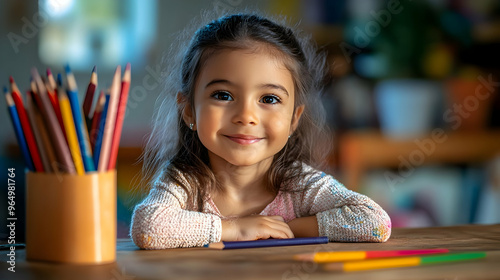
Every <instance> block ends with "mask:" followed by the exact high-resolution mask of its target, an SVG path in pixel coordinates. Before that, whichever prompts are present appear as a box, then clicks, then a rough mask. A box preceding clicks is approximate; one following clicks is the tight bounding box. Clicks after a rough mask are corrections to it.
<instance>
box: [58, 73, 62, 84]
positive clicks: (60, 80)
mask: <svg viewBox="0 0 500 280" xmlns="http://www.w3.org/2000/svg"><path fill="white" fill-rule="evenodd" d="M57 85H58V86H60V87H61V86H62V75H61V73H57Z"/></svg>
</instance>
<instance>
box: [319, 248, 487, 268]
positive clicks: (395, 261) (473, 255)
mask: <svg viewBox="0 0 500 280" xmlns="http://www.w3.org/2000/svg"><path fill="white" fill-rule="evenodd" d="M484 257H486V252H467V253H451V254H443V255H435V256H425V257H403V258H382V259H371V260H363V261H350V262H339V263H329V264H326V265H324V266H323V268H324V269H325V270H328V271H358V270H369V269H382V268H395V267H409V266H420V265H429V264H439V263H448V262H460V261H469V260H475V259H482V258H484Z"/></svg>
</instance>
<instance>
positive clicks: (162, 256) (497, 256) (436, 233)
mask: <svg viewBox="0 0 500 280" xmlns="http://www.w3.org/2000/svg"><path fill="white" fill-rule="evenodd" d="M418 248H448V249H450V250H451V251H453V252H459V251H488V253H487V254H488V255H487V257H486V258H485V259H482V260H476V261H471V262H462V263H449V264H440V265H433V266H422V267H410V268H397V269H384V270H372V271H363V272H348V273H346V272H326V271H323V270H322V268H321V267H320V266H318V265H316V264H312V263H306V262H295V261H291V260H289V259H288V258H289V257H290V256H292V255H294V254H299V253H308V252H314V251H323V250H396V249H399V250H403V249H418ZM0 253H1V256H0V261H1V264H0V269H1V270H0V279H71V280H73V279H86V280H89V279H91V280H94V279H106V280H132V279H134V280H139V279H276V280H281V279H283V280H284V279H289V280H292V279H293V280H306V279H307V280H312V279H364V280H368V279H383V280H387V279H448V280H454V279H500V225H487V226H485V225H465V226H454V227H433V228H395V229H393V234H392V236H391V238H390V239H389V241H388V242H386V243H329V244H324V245H306V246H290V247H274V248H259V249H240V250H225V251H219V250H212V249H205V248H186V249H168V250H151V251H150V250H139V248H137V247H136V246H135V245H134V244H133V243H132V242H131V241H130V240H128V239H119V240H118V244H117V260H116V262H115V263H112V264H104V265H63V264H53V263H43V262H27V261H26V260H25V250H24V249H19V250H16V267H15V270H16V272H15V273H12V272H9V271H8V270H7V268H8V264H7V263H6V261H7V256H6V254H7V253H8V251H0Z"/></svg>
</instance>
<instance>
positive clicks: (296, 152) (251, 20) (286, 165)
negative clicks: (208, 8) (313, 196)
mask: <svg viewBox="0 0 500 280" xmlns="http://www.w3.org/2000/svg"><path fill="white" fill-rule="evenodd" d="M191 34H192V33H191ZM256 43H261V45H262V44H263V45H265V46H266V47H267V48H265V49H266V50H270V53H271V54H272V55H275V56H276V57H278V58H280V59H281V61H283V63H284V65H285V66H286V67H287V68H288V70H289V71H290V72H291V73H292V76H293V80H294V84H295V93H296V94H295V108H297V106H299V105H302V104H303V105H305V109H304V112H303V114H302V117H301V119H300V121H299V124H298V126H297V129H296V130H295V131H294V133H293V134H292V136H291V138H290V139H289V140H288V142H287V144H286V145H285V147H284V148H283V149H282V150H281V151H280V152H278V153H277V154H276V155H275V156H274V158H273V162H272V164H271V167H270V169H269V171H268V173H267V177H268V178H267V179H268V184H267V185H268V186H270V188H271V189H272V191H274V192H276V193H277V192H278V191H279V190H282V191H291V189H287V188H286V187H285V186H287V185H289V184H287V181H290V180H293V181H294V180H297V179H300V178H303V177H304V176H306V175H307V174H305V173H304V172H303V169H302V165H301V164H298V163H306V164H308V165H311V166H313V167H316V168H322V164H323V163H324V162H325V161H324V159H325V156H326V155H328V154H329V149H330V145H331V144H330V143H331V141H330V140H331V139H330V137H329V135H330V134H329V131H328V129H327V126H326V124H325V113H324V109H323V106H322V104H321V99H320V94H321V92H322V89H323V88H322V85H323V84H324V79H325V76H324V75H325V73H326V71H325V66H326V63H325V55H324V54H319V53H317V51H316V47H315V46H314V44H312V42H311V40H310V39H309V38H301V37H298V36H297V32H296V31H294V29H292V28H290V27H287V26H286V25H285V24H279V23H277V22H275V21H271V20H269V19H268V18H266V17H263V16H261V15H258V14H255V13H244V14H233V15H228V16H224V17H221V18H219V19H217V20H214V21H211V22H210V23H209V24H207V25H204V26H202V27H201V28H199V29H198V30H197V31H196V32H195V34H194V36H193V37H192V38H191V40H190V42H189V45H188V46H187V47H186V46H182V45H180V46H179V47H180V49H181V50H184V51H183V52H180V53H181V56H180V57H178V56H177V60H175V59H174V60H171V61H169V62H167V68H168V70H167V72H166V73H168V74H167V75H166V77H165V81H166V89H165V94H166V96H160V97H159V99H158V101H159V102H160V103H159V106H158V107H157V110H156V111H155V116H154V122H153V130H152V133H151V135H150V136H149V139H148V141H147V144H146V149H145V152H144V154H143V160H144V165H143V176H144V179H145V180H144V181H147V182H150V184H149V186H150V187H152V185H154V183H155V182H156V180H164V181H170V182H174V183H175V184H177V185H179V186H180V187H182V188H183V189H184V190H185V191H186V193H187V195H188V201H187V207H188V209H190V210H196V211H203V204H204V202H205V200H206V198H207V194H209V193H210V192H211V191H212V190H214V189H215V188H217V187H218V184H217V178H218V177H219V176H224V174H214V173H213V172H212V170H211V169H210V162H209V159H208V152H207V149H206V148H205V147H204V146H203V145H202V143H201V142H200V140H199V138H198V136H197V133H196V132H195V131H192V130H190V129H189V127H188V126H187V125H186V124H185V123H184V121H183V118H182V113H183V110H184V107H183V105H182V104H187V105H186V106H193V105H194V104H193V103H194V91H195V90H194V86H195V82H196V79H197V77H198V75H199V71H200V69H201V67H202V65H203V63H204V62H205V61H206V60H207V58H208V57H210V56H211V55H213V54H214V53H215V52H218V51H220V50H226V49H249V50H253V49H255V48H256V47H257V46H259V45H258V44H256ZM173 57H175V56H173ZM179 58H180V59H179ZM178 66H180V68H181V69H178ZM178 92H180V93H181V94H182V95H183V99H184V100H187V102H185V103H183V102H181V103H178V102H177V98H176V95H177V93H178ZM193 111H194V110H193ZM179 172H180V173H182V175H183V177H184V179H185V180H184V179H181V178H182V177H180V176H179ZM225 172H231V170H230V166H229V164H228V168H227V170H226V171H225ZM144 181H143V182H144ZM291 187H293V186H291Z"/></svg>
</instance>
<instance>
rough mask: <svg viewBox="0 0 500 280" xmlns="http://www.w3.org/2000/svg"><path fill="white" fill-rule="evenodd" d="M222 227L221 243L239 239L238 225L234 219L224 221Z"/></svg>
mask: <svg viewBox="0 0 500 280" xmlns="http://www.w3.org/2000/svg"><path fill="white" fill-rule="evenodd" d="M221 225H222V232H221V241H231V240H236V239H237V238H238V229H237V225H236V223H235V221H234V220H233V219H227V220H222V221H221Z"/></svg>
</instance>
